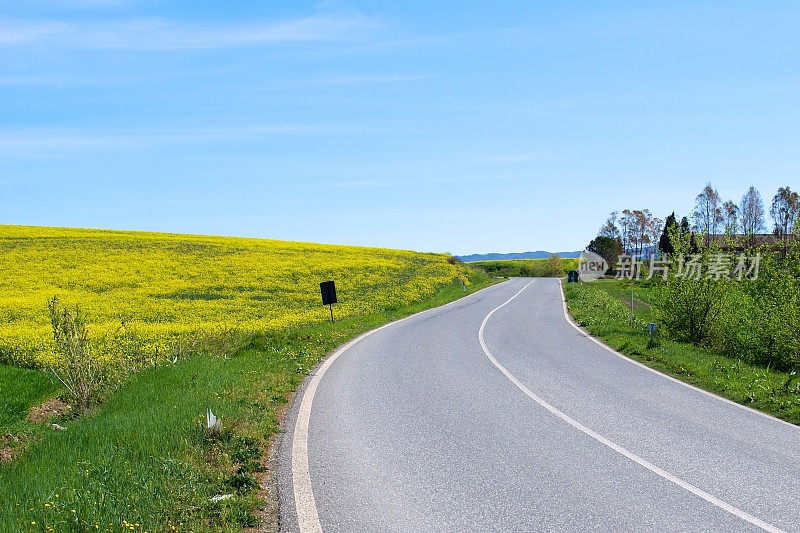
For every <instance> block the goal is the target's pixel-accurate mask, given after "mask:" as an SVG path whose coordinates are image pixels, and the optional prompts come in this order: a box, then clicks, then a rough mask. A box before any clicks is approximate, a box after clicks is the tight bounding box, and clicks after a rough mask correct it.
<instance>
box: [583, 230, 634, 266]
mask: <svg viewBox="0 0 800 533" xmlns="http://www.w3.org/2000/svg"><path fill="white" fill-rule="evenodd" d="M586 249H587V250H589V251H590V252H594V253H596V254H597V255H599V256H600V257H602V258H603V259H605V261H606V263H608V266H609V270H610V269H611V267H612V266H613V265H614V264H616V262H617V260H618V259H619V256H621V255H622V254H623V253H625V250H623V248H622V240H620V238H619V237H616V238H611V237H604V236H602V235H599V236H597V237H596V238H595V239H593V240H592V242H590V243H589V246H587V247H586Z"/></svg>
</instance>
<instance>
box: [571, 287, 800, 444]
mask: <svg viewBox="0 0 800 533" xmlns="http://www.w3.org/2000/svg"><path fill="white" fill-rule="evenodd" d="M558 286H559V288H560V289H561V304H562V305H563V307H564V318H565V319H566V320H567V322H569V325H570V326H572V327H573V328H575V329H576V330H578V332H579V333H580V334H581V335H583V336H584V337H586V338H587V339H589V340H590V341H592V342H593V343H595V344H597V345H598V346H600V347H601V348H603V349H604V350H607V351H609V352H611V353H613V354H614V355H616V356H617V357H619V358H621V359H624V360H625V361H627V362H629V363H631V364H634V365H636V366H639V367H641V368H644V369H645V370H648V371H650V372H652V373H654V374H658V375H659V376H661V377H662V378H666V379H669V380H671V381H674V382H675V383H678V384H680V385H683V386H684V387H688V388H690V389H693V390H696V391H697V392H700V393H702V394H705V395H706V396H710V397H711V398H714V399H717V400H720V401H723V402H725V403H728V404H730V405H734V406H736V407H738V408H740V409H746V410H747V411H748V412H750V413H753V414H756V415H759V416H763V417H765V418H768V419H770V420H772V421H773V422H780V423H781V424H784V425H787V426H790V427H792V428H794V429H800V427H798V426H796V425H794V424H792V423H791V422H787V421H786V420H781V419H780V418H775V417H774V416H772V415H768V414H767V413H762V412H761V411H756V410H755V409H752V408H750V407H747V406H746V405H742V404H740V403H736V402H734V401H733V400H729V399H727V398H723V397H722V396H718V395H716V394H714V393H713V392H709V391H707V390H704V389H701V388H699V387H695V386H694V385H691V384H689V383H686V382H685V381H681V380H679V379H677V378H674V377H672V376H669V375H667V374H664V373H663V372H659V371H658V370H656V369H655V368H650V367H649V366H647V365H645V364H643V363H640V362H639V361H635V360H633V359H631V358H630V357H628V356H627V355H624V354H621V353H619V352H618V351H616V350H615V349H614V348H612V347H610V346H608V345H606V344H604V343H603V342H602V341H600V340H599V339H597V338H595V337H593V336H592V335H591V334H590V333H589V332H588V331H586V330H585V329H583V328H582V327H580V326H579V325H578V324H576V323H575V321H574V320H572V317H571V316H569V313H568V312H567V298H566V297H565V296H564V287H563V286H562V285H561V283H560V282H559V284H558Z"/></svg>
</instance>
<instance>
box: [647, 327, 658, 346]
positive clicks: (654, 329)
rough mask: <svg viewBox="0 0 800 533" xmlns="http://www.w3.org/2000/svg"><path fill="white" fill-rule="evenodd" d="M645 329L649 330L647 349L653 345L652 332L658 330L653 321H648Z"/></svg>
mask: <svg viewBox="0 0 800 533" xmlns="http://www.w3.org/2000/svg"><path fill="white" fill-rule="evenodd" d="M647 331H649V332H650V342H648V343H647V349H648V350H649V349H650V348H652V347H653V334H654V333H655V332H656V331H658V326H657V325H656V323H655V322H650V323H649V324H647Z"/></svg>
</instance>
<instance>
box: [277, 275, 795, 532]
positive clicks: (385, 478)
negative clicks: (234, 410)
mask: <svg viewBox="0 0 800 533" xmlns="http://www.w3.org/2000/svg"><path fill="white" fill-rule="evenodd" d="M515 295H516V296H515ZM509 300H510V301H509ZM504 304H505V305H504ZM279 453H280V456H279V494H280V505H279V509H280V511H279V512H280V519H281V529H282V530H283V531H320V530H322V531H348V532H350V531H370V532H381V531H402V532H413V531H559V532H560V531H602V532H609V531H670V532H672V531H691V532H695V531H800V428H798V427H796V426H792V425H789V424H787V423H784V422H781V421H779V420H776V419H774V418H770V417H767V416H764V415H761V414H759V413H756V412H755V411H752V410H749V409H746V408H743V407H741V406H738V405H735V404H732V403H730V402H727V401H725V400H722V399H720V398H718V397H716V396H713V395H710V394H708V393H703V392H701V391H699V390H697V389H694V388H692V387H689V386H686V385H683V384H681V383H679V382H676V381H675V380H673V379H671V378H667V377H666V376H663V375H661V374H658V373H656V372H653V371H651V370H648V369H646V368H644V367H642V366H641V365H638V364H636V363H633V362H631V361H630V360H628V359H625V358H623V357H621V356H619V355H616V354H614V353H612V352H611V351H609V350H607V349H605V348H603V347H602V346H601V345H600V344H599V343H596V342H595V341H593V340H592V339H590V338H588V337H587V336H585V335H584V334H583V333H582V332H581V331H579V330H578V329H576V328H575V327H574V326H572V325H571V324H570V322H569V321H568V320H567V318H566V317H565V314H564V308H563V300H562V293H561V290H560V287H559V283H558V281H557V280H553V279H536V280H534V281H533V283H531V280H530V279H514V280H511V281H509V282H507V283H503V284H500V285H495V286H493V287H490V288H488V289H484V290H483V291H480V292H478V293H475V294H473V295H470V296H468V297H466V298H463V299H461V300H459V301H457V302H453V303H451V304H449V305H447V306H444V307H441V308H438V309H433V310H430V311H426V312H424V313H420V314H418V315H414V316H413V317H410V318H408V319H405V320H403V321H400V322H397V323H393V324H391V325H388V326H386V327H384V328H382V329H379V330H377V331H375V332H373V333H372V334H370V335H368V336H366V337H364V338H362V339H359V340H358V341H357V342H355V344H352V345H351V346H349V347H345V349H344V350H339V351H337V352H335V353H334V354H333V355H332V356H331V357H329V359H328V360H326V362H325V363H324V364H323V365H322V366H320V367H318V368H317V369H316V371H315V374H314V375H313V376H311V377H310V379H308V380H306V382H305V384H304V386H303V387H302V388H301V389H300V390H299V391H298V395H297V398H296V400H295V401H294V403H293V407H292V410H291V412H290V414H289V417H288V419H287V422H286V426H285V435H284V438H283V439H282V442H281V447H280V452H279Z"/></svg>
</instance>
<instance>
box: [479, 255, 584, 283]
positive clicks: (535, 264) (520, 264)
mask: <svg viewBox="0 0 800 533" xmlns="http://www.w3.org/2000/svg"><path fill="white" fill-rule="evenodd" d="M577 261H578V260H577V259H568V258H566V259H565V258H562V259H561V264H562V272H560V273H559V274H558V275H559V276H566V275H567V272H568V271H569V270H572V269H573V268H576V266H577ZM468 264H469V265H470V266H475V267H478V268H482V269H483V270H484V271H486V273H487V274H489V275H490V276H503V277H519V278H525V277H550V276H552V273H550V272H547V268H546V265H547V259H502V260H498V261H472V262H470V263H468Z"/></svg>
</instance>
